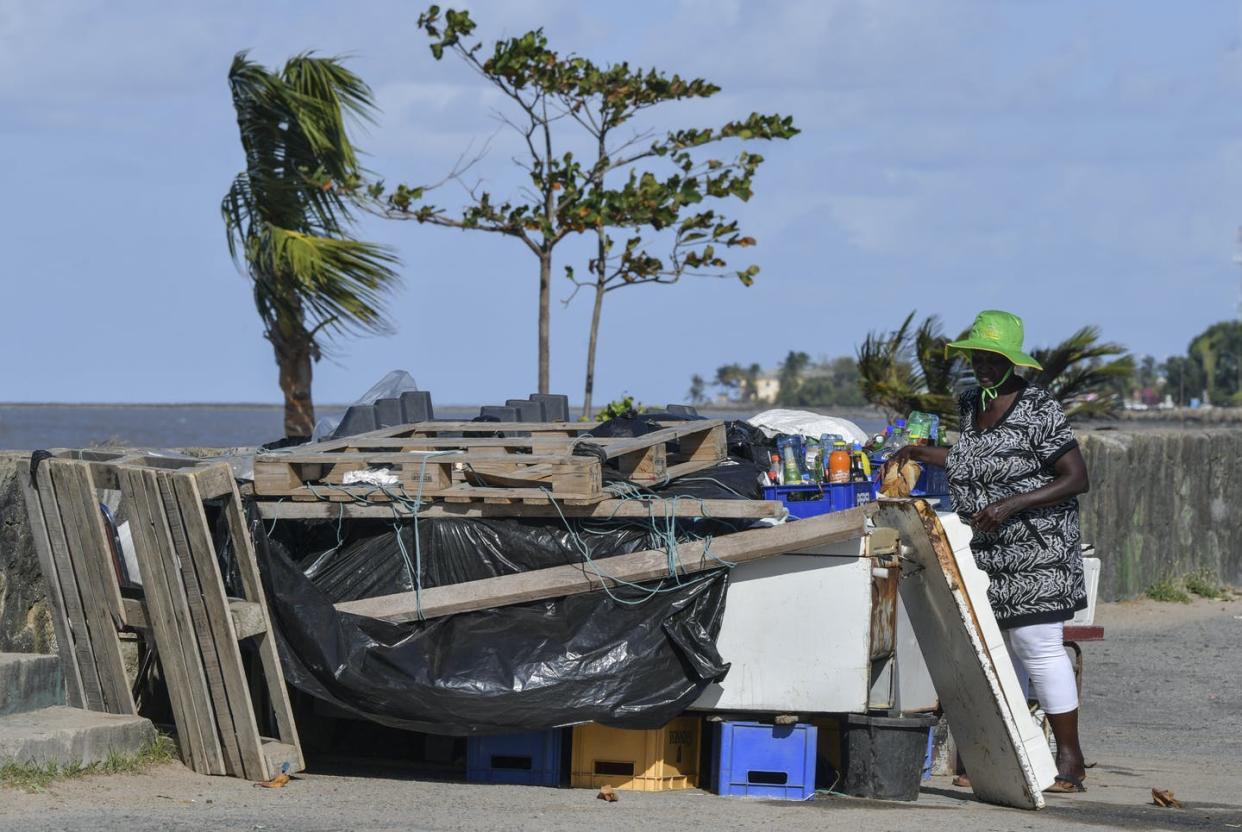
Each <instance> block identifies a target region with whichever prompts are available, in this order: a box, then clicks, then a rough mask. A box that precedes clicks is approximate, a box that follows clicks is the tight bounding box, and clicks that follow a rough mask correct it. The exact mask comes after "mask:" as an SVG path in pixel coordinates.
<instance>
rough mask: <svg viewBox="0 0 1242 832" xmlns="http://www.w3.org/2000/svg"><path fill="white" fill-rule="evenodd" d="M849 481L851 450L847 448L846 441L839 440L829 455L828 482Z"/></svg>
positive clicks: (834, 483)
mask: <svg viewBox="0 0 1242 832" xmlns="http://www.w3.org/2000/svg"><path fill="white" fill-rule="evenodd" d="M849 481H850V452H849V451H847V450H846V444H845V443H844V442H837V443H835V444H834V445H833V446H832V453H831V454H829V455H828V482H830V483H832V484H833V485H836V484H839V483H847V482H849Z"/></svg>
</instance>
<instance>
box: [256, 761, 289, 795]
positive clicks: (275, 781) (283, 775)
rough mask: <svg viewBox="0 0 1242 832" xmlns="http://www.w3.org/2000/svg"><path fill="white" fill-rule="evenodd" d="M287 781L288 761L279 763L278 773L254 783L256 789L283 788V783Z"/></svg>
mask: <svg viewBox="0 0 1242 832" xmlns="http://www.w3.org/2000/svg"><path fill="white" fill-rule="evenodd" d="M288 782H289V763H287V762H285V763H281V765H280V774H277V775H276V776H275V777H273V778H272V779H271V780H262V781H260V782H258V783H255V784H254V787H255V788H256V789H283V788H284V787H285V784H286V783H288Z"/></svg>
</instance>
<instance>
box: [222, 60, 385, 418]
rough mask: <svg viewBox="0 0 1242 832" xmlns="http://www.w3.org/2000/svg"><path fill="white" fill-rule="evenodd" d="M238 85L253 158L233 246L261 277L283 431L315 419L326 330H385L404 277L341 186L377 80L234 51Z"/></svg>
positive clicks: (337, 66)
mask: <svg viewBox="0 0 1242 832" xmlns="http://www.w3.org/2000/svg"><path fill="white" fill-rule="evenodd" d="M229 87H230V89H231V90H232V94H233V107H234V109H235V110H236V111H237V126H238V128H239V129H240V131H241V143H242V149H243V150H244V151H245V154H246V169H245V170H244V171H243V172H242V173H240V174H238V176H237V178H236V179H234V180H233V185H232V187H231V188H229V192H228V194H227V195H226V196H225V197H224V202H223V204H222V205H221V212H222V213H223V215H224V223H225V227H226V229H227V232H228V241H229V251H230V253H231V254H232V255H233V258H234V259H235V260H237V261H238V262H239V265H243V264H244V267H245V270H246V272H247V273H248V274H249V276H250V278H251V280H252V281H253V283H254V302H255V306H256V307H257V308H258V310H259V316H260V317H261V318H262V319H263V326H264V335H265V336H266V337H267V339H268V340H269V341H270V342H271V343H272V349H273V350H274V351H275V354H276V365H277V367H278V369H279V377H280V389H281V391H282V392H283V393H284V397H285V435H286V436H289V437H302V436H309V435H310V434H311V431H312V429H313V428H314V424H315V409H314V403H313V400H312V397H311V380H312V375H313V372H312V367H313V364H314V362H316V361H318V360H319V359H320V358H321V357H322V355H323V351H324V348H325V340H326V339H327V338H330V337H331V336H333V335H340V334H344V333H347V332H377V333H379V332H386V331H389V330H390V326H389V324H388V322H387V320H386V319H385V317H384V314H383V303H382V300H383V293H384V291H385V290H386V289H389V288H390V287H392V286H393V285H394V284H395V283H396V282H397V279H398V278H397V275H396V272H395V271H394V270H393V268H392V267H393V266H394V265H395V264H396V263H397V259H396V257H395V256H394V255H393V254H392V252H391V251H390V250H389V249H388V248H386V247H384V246H380V245H377V244H375V243H368V242H363V241H360V240H356V239H354V238H353V237H351V236H350V234H349V233H348V232H347V229H348V228H349V226H351V225H352V224H353V218H352V216H351V215H350V212H349V207H348V205H349V203H348V202H347V200H346V199H345V197H343V196H342V192H341V191H342V189H341V188H340V187H339V186H340V185H352V184H353V183H354V182H356V181H357V180H358V178H359V177H360V174H361V168H360V166H359V164H358V152H357V150H356V149H355V148H354V146H353V144H352V143H351V142H350V139H349V135H348V133H347V130H346V117H347V116H353V117H355V118H357V119H362V120H369V119H370V118H371V116H372V114H373V113H374V111H375V106H374V103H373V101H372V97H371V90H370V88H368V87H367V85H366V84H364V83H363V82H362V80H361V79H360V78H359V77H358V76H357V75H355V74H353V73H352V72H350V71H349V70H347V69H345V67H344V66H342V65H341V63H340V61H339V60H336V59H334V58H317V57H314V56H313V55H310V54H303V55H298V56H296V57H294V58H291V59H290V60H289V61H288V62H287V63H286V64H285V66H284V68H283V69H281V70H280V71H279V72H275V71H270V70H268V69H265V68H264V67H262V66H260V65H258V64H256V63H254V62H253V61H250V60H248V59H247V58H246V53H245V52H240V53H238V54H237V55H236V56H235V57H234V58H233V65H232V67H231V68H230V69H229Z"/></svg>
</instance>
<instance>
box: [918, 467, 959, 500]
mask: <svg viewBox="0 0 1242 832" xmlns="http://www.w3.org/2000/svg"><path fill="white" fill-rule="evenodd" d="M910 493H911V494H913V495H915V496H916V497H944V496H947V495H948V493H949V475H948V473H946V472H945V470H944V468H942V467H941V466H939V465H924V466H923V473H922V474H919V481H918V482H916V483H915V484H914V490H913V491H911V492H910Z"/></svg>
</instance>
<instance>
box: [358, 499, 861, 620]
mask: <svg viewBox="0 0 1242 832" xmlns="http://www.w3.org/2000/svg"><path fill="white" fill-rule="evenodd" d="M864 531H865V518H864V515H863V513H862V512H861V511H860V510H858V509H850V510H849V511H841V512H836V513H834V514H825V515H822V516H820V517H813V518H810V519H807V520H799V521H797V522H791V523H785V524H782V525H780V526H770V527H765V528H761V529H749V530H747V531H742V532H736V533H734V534H730V535H726V536H724V537H719V538H715V539H713V540H712V541H711V542H710V548H708V547H707V545H706V544H705V543H704V542H694V543H686V544H684V545H681V546H678V548H677V559H678V563H677V570H678V572H679V573H680V574H691V573H695V572H701V571H704V570H707V569H719V568H720V567H721V566H722V561H723V562H729V563H734V564H737V563H746V562H748V561H752V560H759V559H761V558H765V557H771V556H773V555H779V554H784V553H786V552H813V551H814V550H815V549H816V548H823V547H824V546H827V545H828V544H831V543H835V542H838V541H841V540H849V539H852V538H855V537H862V536H863V534H864ZM668 558H669V555H668V553H667V552H665V551H664V550H662V549H650V550H647V551H643V552H635V553H633V554H628V555H616V556H614V557H607V558H598V559H596V560H595V561H593V565H588V564H585V563H575V564H567V565H565V566H554V567H550V568H548V569H536V570H532V571H530V572H519V573H517V574H513V575H500V576H498V577H495V578H484V579H482V580H478V581H468V582H466V583H461V584H452V585H449V586H440V587H431V588H429V589H424V590H423V591H422V605H421V614H422V617H424V618H437V617H440V616H444V615H455V614H457V613H462V612H470V611H472V610H482V609H492V608H494V607H503V606H509V605H512V604H524V603H528V602H531V601H540V600H543V599H546V598H559V597H562V596H565V595H576V594H579V593H583V592H593V591H595V590H598V589H603V588H604V587H605V586H609V587H611V586H616V585H617V582H618V581H629V582H641V581H650V580H656V579H659V578H662V577H667V576H668V574H669V562H668ZM336 609H337V610H339V611H341V612H346V613H350V614H353V615H361V616H366V617H369V618H381V619H384V620H386V621H413V620H415V619H417V618H418V617H419V614H420V607H419V605H418V602H417V599H416V596H415V593H413V592H403V593H398V594H395V595H386V596H382V597H378V598H365V599H362V600H359V601H349V602H345V603H341V604H337V605H336Z"/></svg>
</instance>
